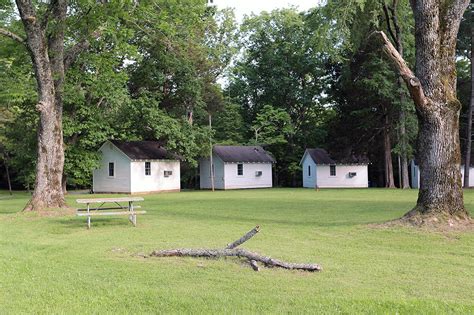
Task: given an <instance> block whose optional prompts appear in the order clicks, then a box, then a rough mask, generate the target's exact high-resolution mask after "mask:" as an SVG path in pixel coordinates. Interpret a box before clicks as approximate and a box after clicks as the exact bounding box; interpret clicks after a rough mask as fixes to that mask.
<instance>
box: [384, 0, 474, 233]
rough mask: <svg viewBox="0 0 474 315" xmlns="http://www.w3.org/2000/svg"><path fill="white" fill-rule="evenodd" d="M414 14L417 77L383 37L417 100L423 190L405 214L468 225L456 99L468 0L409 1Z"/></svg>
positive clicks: (414, 219) (410, 218)
mask: <svg viewBox="0 0 474 315" xmlns="http://www.w3.org/2000/svg"><path fill="white" fill-rule="evenodd" d="M410 3H411V6H412V9H413V13H414V16H415V45H416V76H415V75H414V74H413V72H412V71H411V70H410V68H408V66H407V65H406V63H405V61H404V60H403V58H402V57H401V56H400V54H399V53H398V52H397V51H396V49H395V48H394V47H393V45H392V44H391V43H390V41H389V40H388V38H387V37H386V36H385V34H383V33H379V34H381V35H382V39H383V42H384V46H383V49H384V50H385V52H386V53H387V55H388V56H389V57H390V58H391V59H392V60H393V62H394V65H395V66H396V67H397V69H398V71H399V72H400V75H401V76H402V77H403V80H404V81H405V83H406V84H407V86H408V89H409V91H410V94H411V96H412V98H413V100H414V103H415V107H416V111H417V116H418V121H419V133H418V152H419V155H418V156H419V166H420V190H419V193H418V201H417V205H416V207H415V208H414V209H413V210H411V211H410V212H408V213H407V214H406V215H405V216H404V218H403V219H404V220H407V221H409V222H411V223H413V224H427V223H434V222H436V223H437V224H438V223H440V222H443V223H448V224H449V225H453V224H455V223H460V224H463V223H465V222H470V217H469V214H468V212H467V210H466V209H465V208H464V202H463V191H462V187H461V170H460V166H461V165H460V164H461V148H460V141H459V129H458V127H459V113H460V110H461V104H460V102H459V101H458V100H457V98H456V64H455V50H456V39H457V33H458V30H459V24H460V22H461V18H462V15H463V13H464V11H465V10H466V8H467V6H468V4H469V0H450V1H441V0H423V1H421V0H411V1H410Z"/></svg>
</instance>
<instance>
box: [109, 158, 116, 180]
mask: <svg viewBox="0 0 474 315" xmlns="http://www.w3.org/2000/svg"><path fill="white" fill-rule="evenodd" d="M109 176H110V177H114V176H115V163H114V162H109Z"/></svg>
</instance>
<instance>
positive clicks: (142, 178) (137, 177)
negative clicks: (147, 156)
mask: <svg viewBox="0 0 474 315" xmlns="http://www.w3.org/2000/svg"><path fill="white" fill-rule="evenodd" d="M145 162H146V161H132V162H131V169H132V173H131V174H132V185H131V192H132V193H140V192H155V191H177V190H179V189H180V188H181V181H180V162H179V161H172V160H171V161H166V160H160V161H149V162H150V166H151V173H150V175H145ZM165 171H171V172H172V174H171V175H169V176H168V177H165V175H164V172H165Z"/></svg>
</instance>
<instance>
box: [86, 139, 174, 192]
mask: <svg viewBox="0 0 474 315" xmlns="http://www.w3.org/2000/svg"><path fill="white" fill-rule="evenodd" d="M99 153H100V155H101V159H100V164H99V168H98V169H96V170H94V174H93V184H92V190H93V192H94V193H129V194H133V193H148V192H162V191H179V190H180V187H181V177H180V158H179V157H178V156H177V155H175V154H172V153H170V152H168V151H167V150H166V149H165V148H163V147H161V146H160V144H159V143H158V142H157V141H117V140H109V141H106V142H105V143H104V144H103V145H102V146H101V147H100V149H99Z"/></svg>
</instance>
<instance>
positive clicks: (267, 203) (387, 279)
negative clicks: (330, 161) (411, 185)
mask: <svg viewBox="0 0 474 315" xmlns="http://www.w3.org/2000/svg"><path fill="white" fill-rule="evenodd" d="M77 197H78V196H77V195H76V196H74V195H70V196H69V197H68V199H69V203H70V204H71V205H74V199H75V198H77ZM27 199H28V195H27V194H23V193H17V194H15V195H14V196H13V197H9V196H8V195H7V194H6V192H0V230H1V231H2V233H0V266H1V267H2V271H3V272H1V273H0V283H1V284H2V285H1V286H0V312H1V313H86V314H87V313H156V312H157V310H159V311H160V312H164V313H181V314H182V313H206V314H209V313H282V312H289V313H298V314H300V313H311V314H314V313H351V314H354V313H363V314H367V313H377V314H380V313H397V312H398V313H401V314H412V313H423V314H440V313H458V314H460V313H463V314H467V313H472V312H474V304H473V300H474V286H473V285H474V283H473V282H472V281H470V279H472V278H474V268H473V267H474V266H473V257H472V248H473V246H474V234H472V233H471V232H448V233H434V232H426V231H420V230H415V229H407V228H378V227H368V226H367V224H368V223H377V222H384V221H387V220H390V219H394V218H397V217H399V216H400V215H401V214H403V212H404V211H405V210H406V209H407V208H408V207H410V205H412V204H413V202H414V201H415V199H416V192H415V191H395V190H376V189H371V190H321V191H319V192H316V191H314V190H312V189H269V190H253V191H249V190H246V191H226V192H216V193H212V192H182V193H175V194H172V193H170V194H158V195H148V196H146V197H145V202H143V204H142V205H143V209H144V210H147V214H145V215H143V216H140V217H139V218H138V227H137V228H133V227H132V226H131V225H130V224H129V223H128V221H127V218H124V217H115V218H95V219H93V220H92V229H91V230H89V231H88V230H87V229H86V223H85V220H84V219H83V218H78V217H73V216H62V217H61V216H60V217H40V216H38V215H35V214H18V213H17V212H18V211H20V210H21V209H22V207H23V205H24V203H25V202H26V201H27ZM465 200H466V206H467V207H468V208H469V209H470V210H471V211H473V210H474V194H473V192H472V191H469V190H468V191H466V193H465ZM295 205H297V206H295ZM471 213H472V212H471ZM256 224H260V226H261V232H260V233H259V234H257V235H256V236H255V237H254V238H252V239H251V240H250V241H248V242H247V243H245V244H244V245H243V247H244V248H247V249H249V250H254V251H258V252H261V253H264V254H268V255H271V256H272V257H275V258H281V259H285V260H288V261H293V262H316V263H320V264H321V265H322V266H323V268H324V270H323V271H322V272H321V273H304V272H292V271H286V270H281V269H266V268H262V270H261V271H260V272H259V273H255V272H254V271H253V270H252V269H251V268H249V267H248V265H246V264H243V263H242V262H241V261H240V260H237V259H221V260H207V259H190V258H169V259H168V258H163V259H156V258H148V259H144V258H141V257H140V256H138V255H137V254H140V253H144V254H147V253H149V252H151V251H152V250H155V249H167V248H175V247H216V248H219V247H223V246H225V245H226V244H227V243H229V242H231V241H233V240H235V239H237V238H239V237H240V236H241V235H242V234H243V233H245V232H246V231H248V230H249V229H251V228H252V227H254V226H255V225H256Z"/></svg>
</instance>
